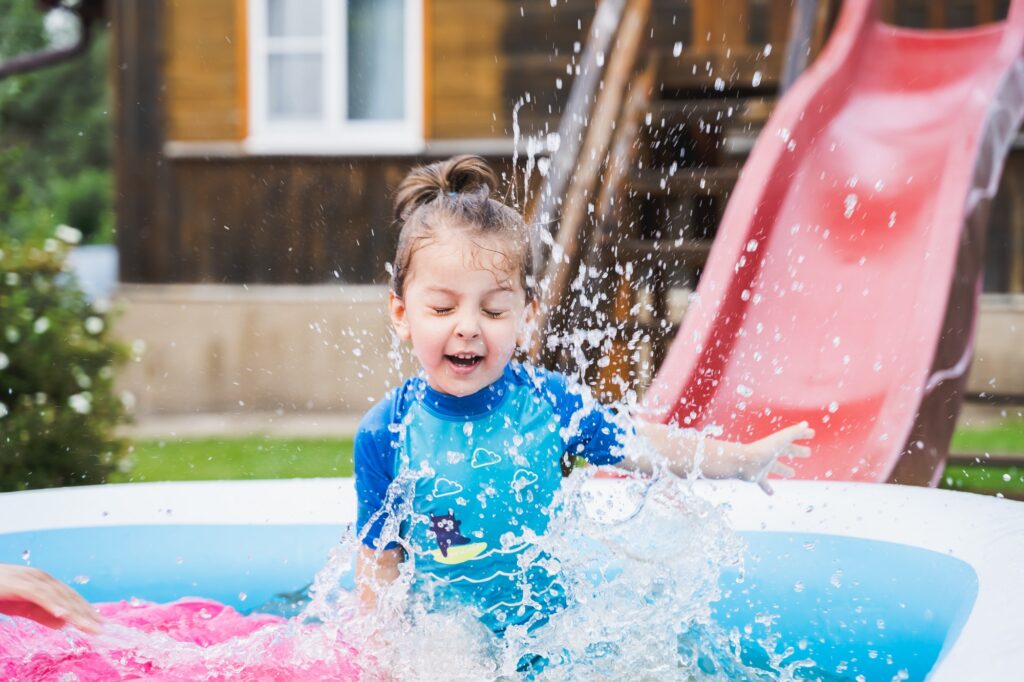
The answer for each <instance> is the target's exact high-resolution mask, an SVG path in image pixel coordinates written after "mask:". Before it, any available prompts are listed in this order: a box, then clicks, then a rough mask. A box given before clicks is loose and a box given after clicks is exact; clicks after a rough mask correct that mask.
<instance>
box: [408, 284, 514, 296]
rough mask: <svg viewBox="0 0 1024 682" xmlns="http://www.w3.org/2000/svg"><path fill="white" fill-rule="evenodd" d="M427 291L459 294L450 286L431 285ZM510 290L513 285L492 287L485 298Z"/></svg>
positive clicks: (450, 294) (451, 294)
mask: <svg viewBox="0 0 1024 682" xmlns="http://www.w3.org/2000/svg"><path fill="white" fill-rule="evenodd" d="M427 291H431V292H435V293H439V294H448V295H449V296H458V295H459V292H457V291H455V290H454V289H449V288H448V287H439V286H429V287H427ZM510 291H513V289H512V287H495V288H494V289H491V290H490V291H488V292H487V293H485V294H484V298H487V297H488V296H491V295H493V294H504V293H507V292H510Z"/></svg>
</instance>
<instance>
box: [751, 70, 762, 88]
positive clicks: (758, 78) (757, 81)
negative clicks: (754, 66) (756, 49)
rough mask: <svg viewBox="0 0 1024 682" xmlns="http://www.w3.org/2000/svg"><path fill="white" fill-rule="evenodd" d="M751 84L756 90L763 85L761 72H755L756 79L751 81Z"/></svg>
mask: <svg viewBox="0 0 1024 682" xmlns="http://www.w3.org/2000/svg"><path fill="white" fill-rule="evenodd" d="M750 84H751V85H752V86H753V87H755V88H756V87H757V86H759V85H760V84H761V72H760V71H755V72H754V77H753V78H752V79H751V80H750Z"/></svg>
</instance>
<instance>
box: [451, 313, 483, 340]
mask: <svg viewBox="0 0 1024 682" xmlns="http://www.w3.org/2000/svg"><path fill="white" fill-rule="evenodd" d="M455 336H457V337H458V338H460V339H475V338H476V337H478V336H480V323H479V320H477V317H476V315H463V316H461V317H460V318H459V323H458V325H456V327H455Z"/></svg>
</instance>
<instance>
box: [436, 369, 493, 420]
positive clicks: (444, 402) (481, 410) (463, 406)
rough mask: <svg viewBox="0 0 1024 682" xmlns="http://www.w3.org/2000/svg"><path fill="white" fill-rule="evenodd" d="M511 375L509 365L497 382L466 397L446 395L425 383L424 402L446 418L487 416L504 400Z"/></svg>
mask: <svg viewBox="0 0 1024 682" xmlns="http://www.w3.org/2000/svg"><path fill="white" fill-rule="evenodd" d="M511 373H512V364H511V363H509V364H508V365H506V366H505V370H504V371H503V372H502V374H501V377H499V378H498V380H497V381H495V382H494V383H493V384H490V385H488V386H485V387H484V388H482V389H480V390H479V391H477V392H476V393H471V394H469V395H465V396H457V395H452V394H450V393H444V392H442V391H439V390H437V389H436V388H434V387H432V386H431V385H430V383H429V382H427V381H424V384H423V386H424V390H423V401H424V402H425V403H426V405H427V406H428V407H430V408H431V409H433V410H434V411H436V412H440V413H442V414H443V415H445V416H459V417H474V416H479V415H482V414H486V413H488V412H490V411H491V410H493V409H494V408H495V407H497V406H498V405H499V404H500V403H501V401H502V400H503V399H504V397H505V394H506V393H507V390H506V388H507V386H508V381H509V378H510V376H511Z"/></svg>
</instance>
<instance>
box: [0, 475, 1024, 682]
mask: <svg viewBox="0 0 1024 682" xmlns="http://www.w3.org/2000/svg"><path fill="white" fill-rule="evenodd" d="M588 486H589V489H590V492H593V496H592V497H591V500H592V501H591V504H597V505H605V504H607V505H613V504H614V503H615V500H616V496H617V495H618V489H619V487H620V483H619V482H617V481H615V480H609V479H595V480H593V481H591V482H590V483H588ZM696 486H697V491H698V493H699V494H700V495H702V496H704V497H706V498H708V499H710V500H711V501H713V502H716V503H721V504H722V505H723V506H724V507H723V508H725V509H726V510H727V511H726V513H727V516H728V518H729V520H730V522H731V523H732V524H733V526H734V527H735V528H736V529H737V530H738V531H739V533H740V534H741V536H742V537H743V538H744V539H745V541H746V543H747V556H746V560H745V567H744V570H743V571H742V573H740V572H737V571H735V570H730V571H725V572H724V573H723V575H722V577H721V580H720V584H721V587H722V595H723V597H722V599H721V600H720V601H718V602H717V603H716V604H715V610H714V618H715V620H716V621H718V622H719V623H721V624H723V625H726V626H730V625H735V626H738V627H739V628H740V629H742V628H747V629H748V631H749V628H750V626H751V624H753V623H755V622H763V621H764V619H765V618H766V617H767V618H768V619H769V620H770V621H771V623H772V627H773V631H774V632H775V633H776V634H777V635H778V636H779V638H780V648H783V649H784V648H786V647H791V648H792V650H793V651H794V652H798V653H799V655H800V656H803V657H807V658H810V659H813V660H814V661H815V662H816V664H817V665H818V667H819V668H820V669H821V670H826V671H829V672H830V673H834V675H835V678H834V679H850V680H856V679H866V680H874V679H885V680H890V679H924V678H925V677H927V678H928V679H933V680H950V681H953V680H965V679H977V678H978V677H979V676H980V677H984V678H986V679H1014V678H1016V677H1017V676H1018V675H1019V674H1020V671H1021V670H1024V643H1022V642H1021V641H1020V636H1019V627H1018V625H1017V623H1018V621H1017V619H1018V617H1019V614H1020V613H1021V612H1024V585H1022V583H1021V581H1020V579H1019V577H1020V566H1022V565H1024V504H1021V503H1015V502H1009V501H1005V500H998V499H993V498H987V497H981V496H976V495H969V494H963V493H951V492H947V491H939V490H931V489H920V488H905V487H900V486H884V485H873V484H849V483H821V482H802V481H801V482H779V483H778V485H777V494H776V495H775V496H774V497H767V496H765V495H763V494H762V493H761V492H760V491H759V490H758V489H757V488H756V487H754V486H750V485H745V484H741V483H732V482H700V483H698V484H696ZM354 509H355V500H354V491H353V486H352V481H351V480H350V479H317V480H283V481H251V482H207V483H156V484H134V485H118V486H95V487H80V488H67V489H60V490H46V491H31V492H23V493H8V494H3V495H0V561H7V562H15V563H19V562H25V561H28V562H30V563H31V564H32V565H34V566H37V567H39V568H43V569H45V570H48V571H50V572H51V573H53V574H54V575H56V576H57V577H59V578H61V579H63V580H66V581H68V582H70V583H72V584H74V585H75V587H76V588H77V589H78V590H79V591H80V592H81V593H82V594H83V595H84V596H85V597H86V598H88V599H89V600H91V601H104V602H109V601H117V600H124V599H132V598H137V599H140V600H146V601H152V602H168V601H172V600H175V599H179V598H182V597H186V596H192V597H205V598H209V599H213V600H216V601H218V602H221V603H224V604H228V605H231V606H233V607H235V608H237V609H238V610H239V611H243V612H244V611H246V610H248V609H250V608H253V607H256V606H257V605H260V604H264V603H267V602H268V601H271V600H273V599H274V598H275V597H276V596H278V595H281V594H288V593H295V592H299V591H301V590H302V589H303V588H304V587H306V586H307V585H308V584H309V583H310V581H311V580H312V577H313V575H314V574H315V573H316V571H317V570H318V569H319V568H320V567H321V566H322V565H323V564H324V563H325V561H326V558H327V555H328V552H329V551H330V549H331V548H332V547H333V546H334V545H336V544H337V542H338V540H339V538H340V537H341V535H342V533H343V532H344V529H345V525H346V523H347V522H349V521H350V520H351V518H352V513H353V510H354ZM2 627H4V623H3V621H2V620H0V628H2ZM859 676H863V677H859Z"/></svg>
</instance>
